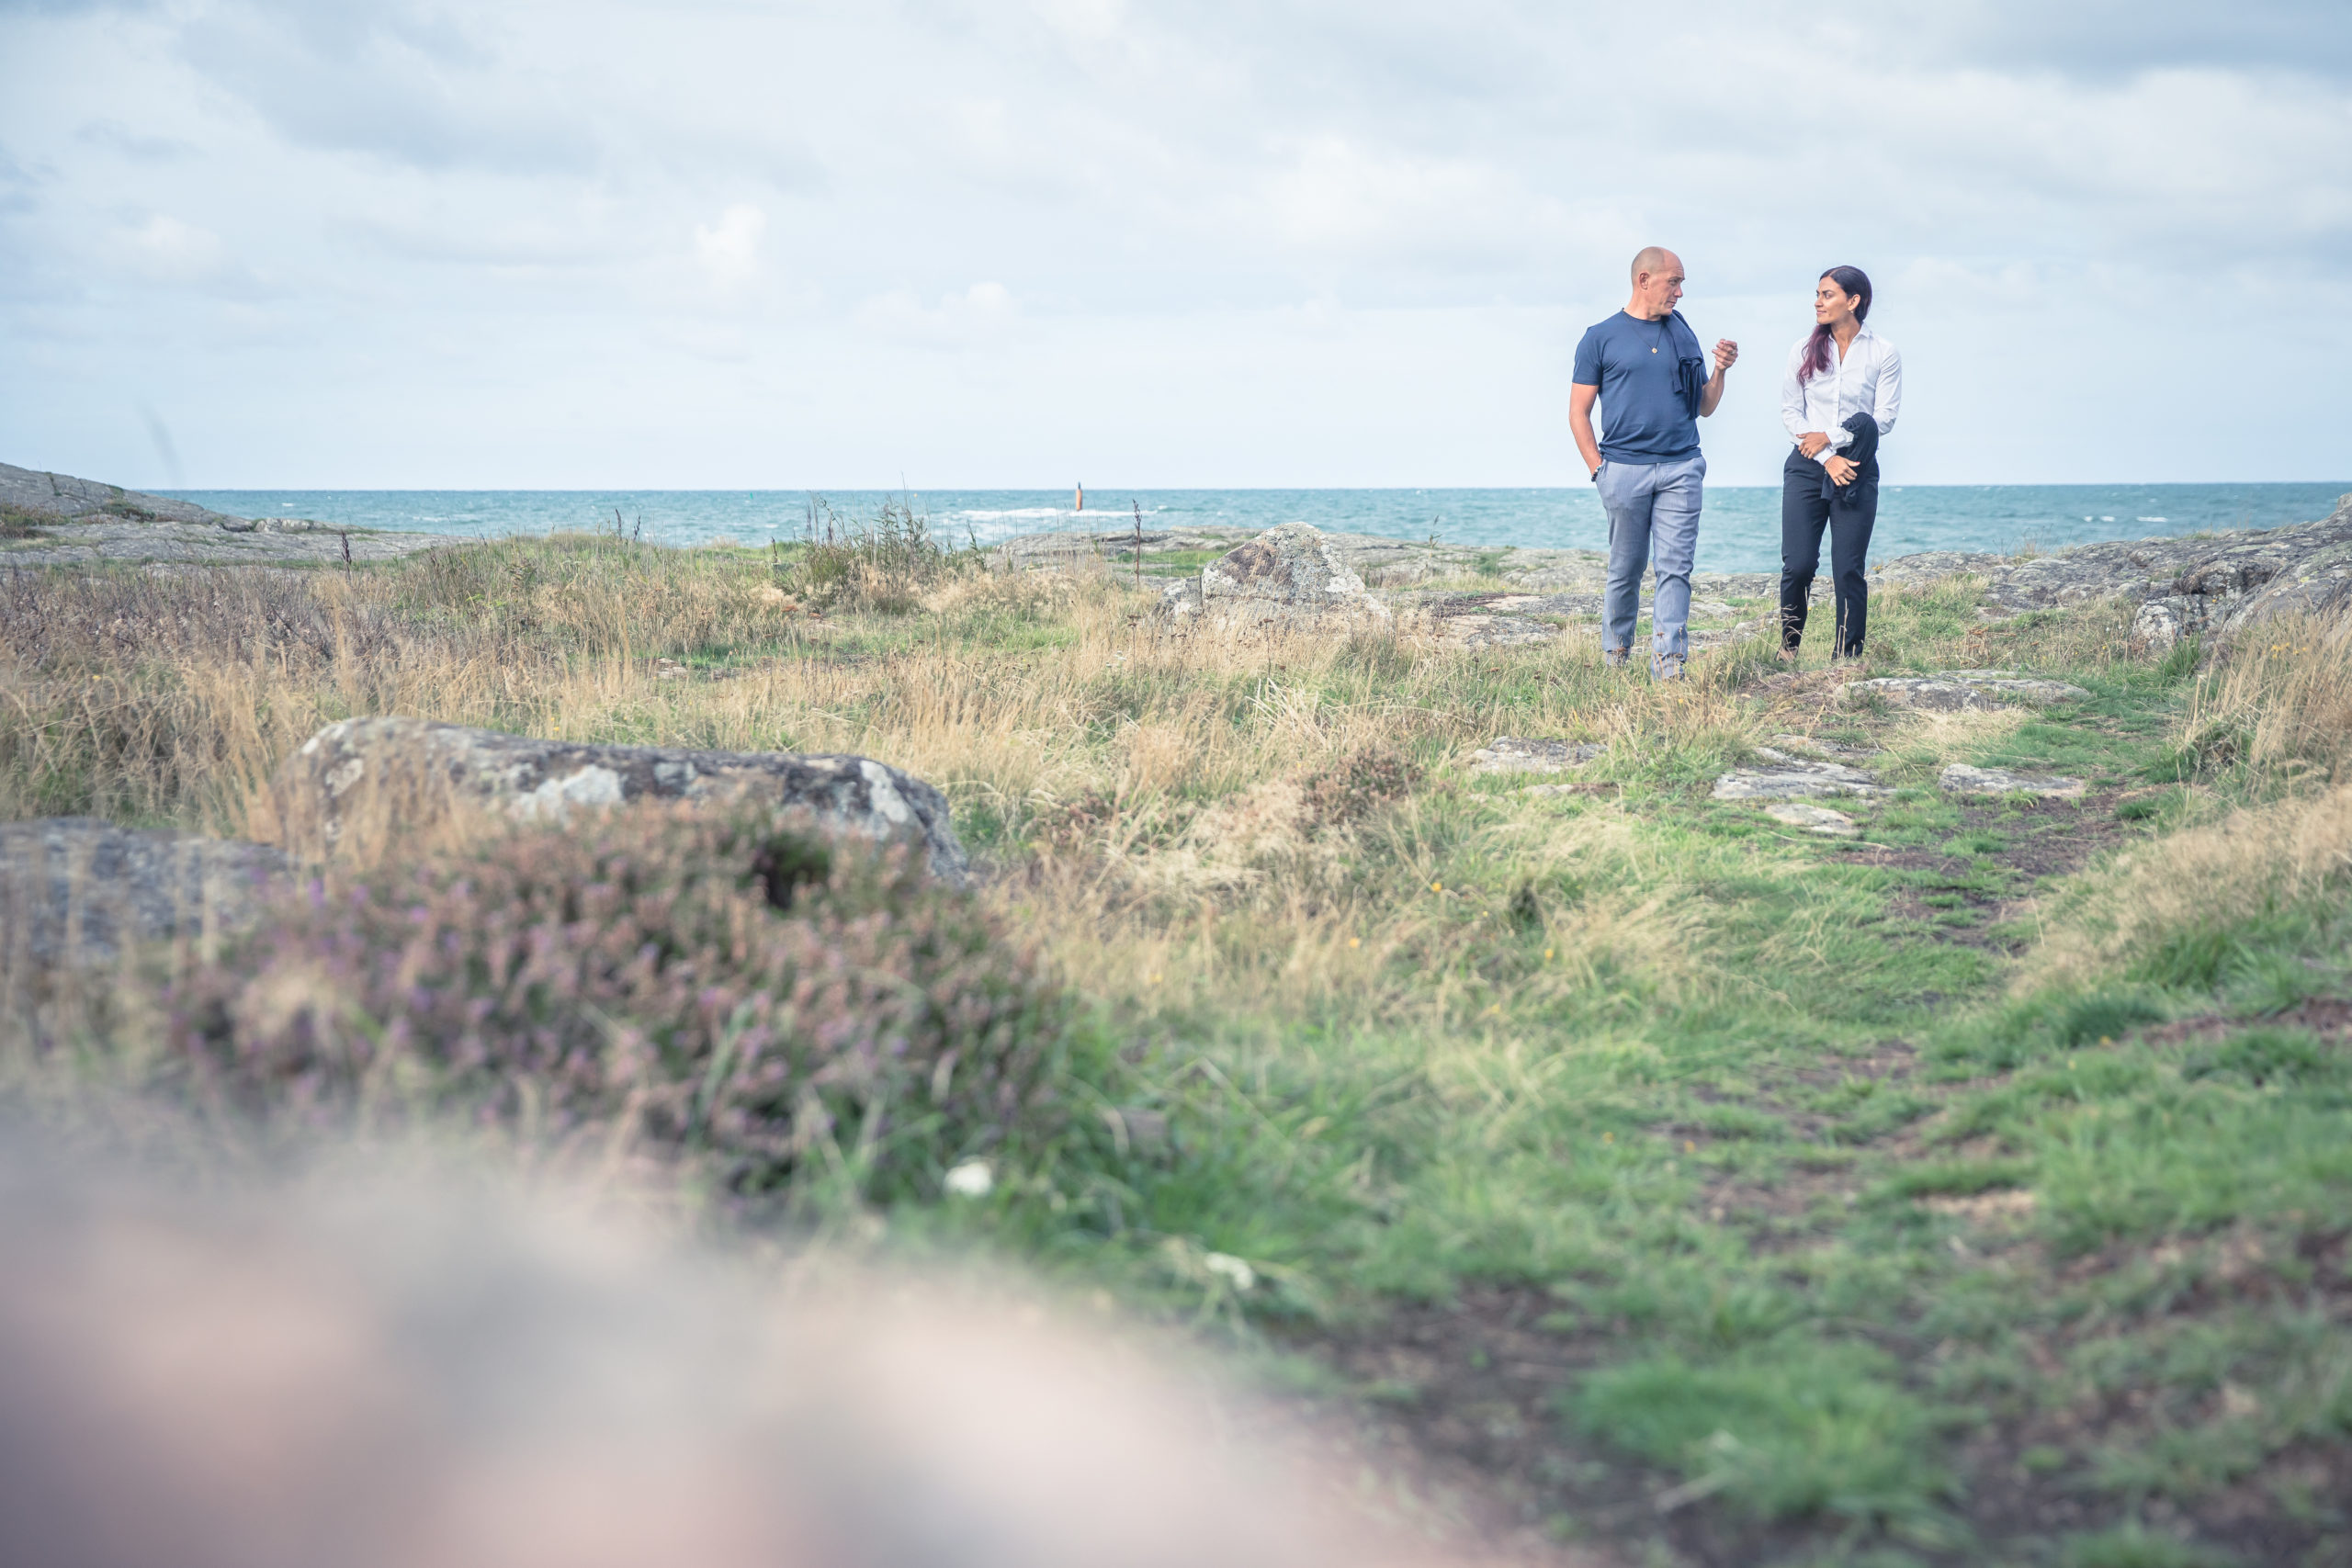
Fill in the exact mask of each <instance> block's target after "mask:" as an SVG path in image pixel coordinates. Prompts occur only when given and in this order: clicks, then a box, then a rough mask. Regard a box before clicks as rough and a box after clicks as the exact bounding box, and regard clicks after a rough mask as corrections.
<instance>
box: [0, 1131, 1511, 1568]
mask: <svg viewBox="0 0 2352 1568" xmlns="http://www.w3.org/2000/svg"><path fill="white" fill-rule="evenodd" d="M151 1141H152V1140H151ZM143 1153H144V1154H145V1156H146V1157H147V1159H149V1160H152V1161H153V1165H148V1164H146V1163H145V1162H144V1161H142V1159H141V1158H135V1157H127V1156H124V1155H122V1154H120V1153H109V1154H108V1155H107V1157H106V1158H104V1159H102V1160H100V1159H94V1158H91V1157H90V1156H87V1155H86V1154H84V1155H80V1156H76V1155H74V1154H72V1153H67V1152H62V1151H60V1150H58V1149H56V1148H54V1147H51V1146H47V1145H41V1144H38V1143H36V1142H34V1141H33V1140H31V1139H29V1138H28V1137H26V1136H24V1135H22V1134H19V1133H15V1132H10V1131H6V1130H0V1251H5V1254H6V1258H8V1268H7V1269H6V1270H5V1272H0V1519H6V1521H7V1536H8V1546H7V1551H6V1558H7V1561H8V1562H10V1564H12V1568H134V1565H136V1568H146V1565H151V1564H163V1563H169V1564H171V1565H172V1568H315V1565H317V1564H321V1563H334V1564H337V1565H339V1568H450V1565H453V1564H462V1565H464V1568H673V1565H676V1568H683V1565H691V1568H779V1565H784V1564H790V1565H792V1568H1194V1565H1197V1564H1203V1563H1216V1564H1220V1565H1221V1568H1322V1565H1329V1568H1341V1565H1346V1568H1356V1565H1363V1568H1384V1565H1385V1568H1404V1565H1405V1564H1408V1563H1419V1564H1425V1565H1430V1568H1434V1565H1435V1564H1436V1563H1438V1562H1462V1561H1464V1560H1463V1559H1462V1558H1460V1557H1457V1556H1450V1555H1446V1554H1444V1553H1443V1552H1442V1549H1440V1548H1438V1547H1436V1546H1434V1545H1432V1543H1431V1541H1430V1539H1429V1537H1428V1536H1427V1535H1426V1534H1424V1533H1422V1530H1421V1529H1418V1528H1415V1525H1414V1524H1411V1523H1407V1522H1405V1520H1403V1519H1402V1518H1400V1517H1397V1515H1398V1514H1399V1513H1401V1512H1403V1510H1398V1509H1392V1510H1391V1514H1390V1517H1386V1518H1381V1517H1376V1516H1374V1515H1371V1514H1370V1513H1369V1506H1377V1499H1376V1498H1375V1496H1374V1493H1373V1492H1372V1491H1371V1489H1369V1488H1367V1489H1365V1491H1364V1493H1363V1496H1362V1497H1358V1496H1355V1495H1352V1494H1353V1493H1354V1492H1355V1490H1356V1484H1357V1483H1358V1482H1359V1480H1360V1479H1361V1478H1362V1476H1363V1472H1362V1471H1361V1469H1360V1463H1358V1462H1350V1461H1349V1456H1347V1455H1346V1453H1345V1452H1344V1450H1343V1448H1341V1447H1340V1446H1339V1445H1334V1444H1331V1443H1329V1442H1328V1441H1327V1440H1323V1439H1321V1438H1318V1437H1317V1436H1316V1435H1315V1434H1312V1433H1309V1432H1308V1431H1306V1429H1305V1428H1304V1427H1302V1426H1300V1425H1298V1424H1296V1423H1288V1424H1285V1423H1284V1421H1283V1420H1282V1419H1281V1418H1279V1417H1270V1416H1269V1415H1268V1413H1266V1412H1264V1411H1262V1410H1259V1409H1254V1408H1253V1407H1252V1406H1251V1405H1250V1403H1249V1402H1248V1401H1246V1400H1244V1399H1242V1398H1241V1397H1239V1396H1238V1395H1237V1394H1235V1393H1233V1392H1232V1391H1231V1390H1229V1389H1226V1388H1223V1387H1221V1386H1220V1385H1219V1384H1218V1383H1217V1382H1216V1380H1215V1379H1214V1378H1212V1377H1210V1376H1209V1375H1207V1373H1206V1371H1205V1369H1204V1368H1203V1367H1202V1366H1200V1365H1199V1364H1198V1363H1197V1362H1196V1361H1188V1360H1186V1359H1182V1357H1181V1356H1180V1355H1178V1354H1177V1353H1175V1352H1173V1351H1171V1349H1170V1348H1169V1347H1167V1346H1165V1345H1161V1344H1157V1343H1153V1342H1149V1341H1147V1340H1145V1339H1144V1338H1142V1337H1140V1336H1137V1335H1136V1334H1133V1333H1123V1332H1121V1331H1119V1330H1118V1329H1116V1327H1115V1326H1114V1325H1113V1324H1112V1322H1111V1321H1110V1320H1109V1319H1108V1318H1107V1317H1106V1316H1104V1315H1103V1314H1100V1313H1096V1314H1076V1313H1071V1312H1069V1311H1066V1310H1063V1309H1060V1308H1057V1307H1056V1306H1055V1305H1054V1304H1053V1303H1050V1302H1047V1301H1045V1300H1043V1299H1042V1298H1040V1297H1038V1296H1036V1295H1035V1293H1034V1292H1028V1293H1024V1292H1020V1291H1018V1290H1017V1289H1015V1288H1013V1287H1011V1286H1009V1285H1006V1284H1004V1283H1002V1282H996V1283H990V1282H988V1281H983V1280H976V1279H973V1278H970V1277H968V1276H966V1277H956V1276H913V1275H906V1274H892V1275H887V1276H886V1275H880V1274H877V1273H876V1272H874V1271H871V1270H868V1269H862V1268H860V1267H858V1266H856V1265H854V1264H852V1263H849V1262H847V1261H845V1260H842V1259H838V1258H836V1259H831V1260H824V1259H817V1260H815V1261H813V1262H812V1261H810V1260H809V1259H805V1258H804V1259H802V1260H800V1261H797V1262H794V1261H790V1260H787V1261H786V1263H785V1264H784V1265H783V1266H781V1267H779V1265H778V1263H777V1262H776V1261H775V1260H774V1259H773V1258H771V1259H770V1260H769V1261H768V1262H767V1263H766V1264H765V1265H764V1266H763V1267H761V1268H756V1269H755V1268H753V1267H752V1266H751V1265H750V1264H749V1263H748V1262H747V1261H745V1260H742V1259H735V1258H727V1257H724V1256H721V1255H718V1254H716V1253H714V1252H708V1251H695V1250H692V1249H689V1248H686V1247H681V1246H678V1245H675V1244H674V1243H673V1242H671V1241H670V1240H668V1239H667V1238H666V1237H665V1236H664V1235H662V1234H660V1233H659V1232H657V1231H655V1230H654V1229H653V1228H652V1227H650V1226H649V1225H648V1224H644V1223H643V1222H642V1220H641V1219H639V1220H637V1221H635V1222H634V1223H633V1222H632V1218H631V1207H632V1197H633V1196H634V1195H632V1194H629V1193H627V1192H623V1191H620V1190H616V1188H617V1184H616V1183H615V1182H613V1181H612V1180H610V1179H606V1180H605V1182H604V1183H603V1184H602V1186H601V1188H600V1189H598V1190H587V1189H583V1188H566V1187H562V1186H559V1185H558V1184H556V1183H554V1182H550V1181H547V1180H544V1179H542V1180H541V1181H539V1182H538V1183H537V1186H536V1187H532V1188H526V1187H525V1186H524V1185H523V1184H522V1183H519V1182H515V1181H511V1180H509V1181H503V1180H495V1179H492V1178H490V1177H488V1176H485V1175H481V1174H479V1173H469V1172H467V1171H466V1170H465V1169H464V1168H463V1167H464V1162H463V1161H461V1160H458V1159H456V1158H453V1157H451V1156H450V1155H449V1153H448V1151H447V1150H442V1151H438V1152H437V1153H436V1152H435V1151H432V1150H418V1151H414V1152H413V1153H412V1154H411V1155H410V1156H408V1157H406V1158H404V1159H402V1158H388V1157H384V1156H375V1157H372V1158H371V1157H370V1156H367V1155H366V1154H364V1153H362V1154H358V1155H353V1154H345V1155H342V1156H337V1163H336V1164H335V1166H334V1168H332V1169H329V1170H324V1171H322V1170H317V1169H313V1170H311V1171H308V1172H301V1173H298V1174H297V1175H296V1176H295V1177H293V1178H291V1179H278V1180H276V1181H273V1182H270V1183H267V1184H258V1183H254V1182H248V1181H243V1180H240V1179H232V1178H231V1177H230V1176H229V1175H228V1174H227V1172H226V1171H225V1170H223V1169H220V1168H212V1167H208V1166H206V1165H205V1164H204V1162H203V1161H202V1159H201V1156H200V1155H198V1153H197V1152H196V1151H193V1150H182V1149H169V1150H164V1149H149V1150H145V1151H143ZM191 1178H194V1179H191ZM645 1212H646V1210H645V1208H644V1207H643V1204H642V1199H641V1196H640V1197H639V1206H638V1207H637V1209H636V1213H638V1214H639V1215H641V1214H643V1213H645ZM1381 1495H1382V1496H1386V1495H1390V1494H1388V1493H1387V1492H1386V1490H1385V1489H1384V1490H1383V1492H1382V1494H1381Z"/></svg>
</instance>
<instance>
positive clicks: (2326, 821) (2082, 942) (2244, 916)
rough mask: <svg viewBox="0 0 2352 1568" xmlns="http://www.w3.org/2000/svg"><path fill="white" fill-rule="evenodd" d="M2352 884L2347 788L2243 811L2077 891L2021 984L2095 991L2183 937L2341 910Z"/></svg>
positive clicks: (2144, 853) (2132, 859) (2125, 861)
mask: <svg viewBox="0 0 2352 1568" xmlns="http://www.w3.org/2000/svg"><path fill="white" fill-rule="evenodd" d="M2347 885H2352V787H2339V788H2335V789H2332V790H2329V791H2328V792H2327V793H2326V794H2324V795H2320V796H2318V797H2317V798H2313V799H2293V800H2285V801H2279V802H2276V803H2274V804H2271V805H2267V806H2258V807H2246V808H2245V809H2242V810H2238V811H2235V812H2233V813H2231V814H2230V815H2229V816H2228V817H2226V818H2222V820H2221V821H2219V822H2215V823H2212V824H2211V825H2208V826H2205V827H2199V828H2191V829H2186V830H2184V831H2181V832H2177V833H2173V834H2170V835H2168V836H2166V837H2165V838H2162V839H2158V840H2155V841H2154V842H2153V843H2151V844H2148V845H2146V846H2145V847H2143V848H2142V849H2139V850H2135V851H2133V852H2131V853H2129V854H2127V855H2125V856H2123V857H2122V858H2121V859H2120V860H2119V861H2118V862H2117V863H2115V864H2114V865H2113V866H2112V867H2110V868H2109V869H2108V870H2107V871H2106V872H2104V873H2101V874H2098V875H2095V876H2093V877H2091V878H2089V879H2088V880H2087V881H2086V882H2085V883H2083V884H2081V885H2079V886H2077V887H2075V889H2074V890H2073V891H2072V893H2071V895H2070V897H2067V898H2066V900H2065V901H2064V903H2063V904H2062V905H2061V906H2060V907H2059V908H2058V909H2057V910H2055V911H2053V918H2052V920H2051V923H2050V925H2049V928H2048V929H2047V930H2046V931H2044V933H2043V940H2042V942H2041V945H2040V947H2038V948H2037V949H2036V950H2035V952H2034V953H2033V954H2032V956H2031V957H2030V960H2029V961H2028V962H2027V964H2025V966H2024V967H2023V969H2022V970H2021V971H2020V972H2019V975H2018V981H2017V985H2018V989H2019V991H2020V992H2028V991H2033V990H2038V989H2041V988H2044V987H2049V986H2051V985H2052V984H2055V983H2059V982H2071V983H2076V984H2086V985H2093V984H2098V983H2100V982H2102V981H2104V980H2106V979H2108V978H2109V977H2111V976H2114V975H2115V974H2117V973H2118V972H2119V971H2121V970H2123V969H2125V968H2126V967H2127V966H2128V965H2130V964H2131V963H2132V961H2133V960H2135V959H2139V958H2143V957H2145V956H2146V955H2148V954H2150V953H2154V952H2156V951H2157V950H2159V949H2160V948H2161V947H2162V946H2163V945H2164V944H2165V943H2166V942H2170V941H2173V940H2175V939H2177V937H2179V936H2180V935H2181V934H2183V933H2185V932H2191V931H2202V930H2211V929H2222V930H2227V929H2229V928H2232V927H2241V928H2242V927H2245V926H2247V925H2249V924H2251V923H2252V922H2256V921H2258V920H2264V919H2273V918H2276V917H2278V916H2279V915H2281V914H2286V913H2292V912H2294V911H2297V910H2298V909H2308V908H2312V907H2313V906H2316V905H2320V904H2323V903H2330V902H2340V901H2341V900H2342V898H2343V897H2344V894H2345V890H2346V886H2347Z"/></svg>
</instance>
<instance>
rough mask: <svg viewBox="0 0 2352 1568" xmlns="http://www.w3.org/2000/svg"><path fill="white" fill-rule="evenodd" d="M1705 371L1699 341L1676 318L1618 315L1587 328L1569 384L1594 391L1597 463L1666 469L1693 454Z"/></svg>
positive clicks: (1676, 313) (1677, 314) (1687, 325)
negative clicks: (1662, 465) (1657, 465)
mask: <svg viewBox="0 0 2352 1568" xmlns="http://www.w3.org/2000/svg"><path fill="white" fill-rule="evenodd" d="M1709 368H1710V367H1709V365H1708V363H1707V355H1706V351H1705V350H1704V349H1702V348H1701V347H1700V346H1699V334H1698V333H1694V332H1692V331H1691V323H1690V322H1688V321H1684V320H1683V319H1682V312H1681V311H1679V310H1676V311H1674V312H1673V313H1671V314H1670V315H1668V317H1667V318H1666V319H1665V320H1664V321H1642V320H1640V319H1638V318H1636V317H1634V316H1629V315H1627V314H1626V313H1625V312H1624V311H1623V310H1620V311H1618V312H1617V313H1616V314H1615V315H1613V316H1611V317H1610V318H1609V319H1608V320H1607V321H1602V322H1600V324H1598V325H1597V326H1592V327H1589V328H1587V329H1586V330H1585V334H1584V341H1583V342H1582V343H1579V344H1577V368H1576V375H1575V376H1574V378H1573V379H1574V380H1575V382H1576V384H1577V386H1579V387H1598V388H1600V455H1601V456H1602V457H1606V458H1608V459H1609V460H1610V461H1611V462H1612V463H1670V462H1672V461H1674V460H1675V459H1676V458H1678V457H1690V456H1691V454H1692V453H1693V452H1696V451H1697V450H1698V449H1699V394H1700V393H1701V392H1702V391H1703V390H1704V389H1705V388H1706V385H1707V372H1708V370H1709Z"/></svg>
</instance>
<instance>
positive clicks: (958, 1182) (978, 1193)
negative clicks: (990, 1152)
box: [945, 1159, 996, 1198]
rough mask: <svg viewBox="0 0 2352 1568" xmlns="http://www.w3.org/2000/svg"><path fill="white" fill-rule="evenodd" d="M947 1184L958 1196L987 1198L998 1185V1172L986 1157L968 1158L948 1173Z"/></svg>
mask: <svg viewBox="0 0 2352 1568" xmlns="http://www.w3.org/2000/svg"><path fill="white" fill-rule="evenodd" d="M945 1185H946V1188H947V1190H948V1191H949V1192H951V1193H953V1194H954V1195H955V1196H956V1197H958V1198H985V1197H987V1196H988V1195H989V1191H990V1190H991V1189H993V1188H994V1187H995V1186H996V1172H995V1171H993V1170H990V1169H989V1162H988V1161H986V1160H984V1159H967V1160H966V1161H965V1162H964V1163H963V1164H961V1165H959V1166H957V1167H956V1168H954V1169H953V1170H950V1171H949V1172H948V1173H947V1180H946V1183H945Z"/></svg>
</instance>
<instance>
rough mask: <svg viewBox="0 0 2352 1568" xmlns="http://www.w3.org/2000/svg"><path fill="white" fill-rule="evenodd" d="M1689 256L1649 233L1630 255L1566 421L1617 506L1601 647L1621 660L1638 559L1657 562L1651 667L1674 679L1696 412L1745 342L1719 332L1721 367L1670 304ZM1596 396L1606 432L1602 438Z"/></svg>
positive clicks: (1693, 536)
mask: <svg viewBox="0 0 2352 1568" xmlns="http://www.w3.org/2000/svg"><path fill="white" fill-rule="evenodd" d="M1682 280H1683V273H1682V259H1681V258H1680V257H1679V256H1678V255H1676V254H1674V253H1673V252H1672V251H1669V250H1665V249H1662V248H1661V247H1659V246H1657V245H1651V246H1649V247H1648V248H1646V249H1645V250H1644V251H1643V252H1642V254H1639V255H1637V256H1635V257H1634V294H1633V298H1632V299H1628V300H1627V301H1626V302H1625V308H1624V309H1623V310H1620V311H1618V312H1617V314H1615V315H1613V316H1611V317H1610V318H1609V319H1608V320H1607V321H1602V322H1600V324H1599V325H1597V326H1594V327H1592V328H1591V329H1589V331H1587V332H1586V333H1585V334H1584V341H1583V342H1582V343H1579V344H1577V365H1576V374H1575V377H1574V381H1575V386H1574V387H1573V388H1572V389H1570V391H1569V394H1568V428H1569V429H1570V430H1571V431H1573V432H1574V433H1575V434H1576V438H1577V451H1578V452H1580V453H1582V454H1583V455H1584V461H1585V467H1586V468H1589V469H1591V470H1592V481H1593V483H1594V484H1596V485H1598V486H1599V487H1600V506H1601V510H1602V511H1604V512H1606V513H1608V514H1609V592H1608V594H1607V597H1606V598H1605V599H1604V601H1603V603H1602V610H1601V627H1600V657H1601V660H1602V662H1604V663H1606V664H1608V665H1610V666H1611V667H1612V668H1621V669H1622V668H1623V666H1624V665H1625V664H1626V663H1627V662H1628V660H1629V659H1630V657H1631V655H1632V652H1633V647H1634V618H1635V617H1636V616H1637V615H1640V613H1641V607H1642V569H1643V568H1644V567H1645V566H1646V565H1648V564H1649V563H1650V561H1651V559H1652V558H1656V560H1657V594H1656V596H1655V598H1654V599H1653V601H1652V603H1651V605H1650V629H1651V632H1652V636H1651V638H1650V676H1651V678H1652V679H1653V680H1658V681H1677V680H1679V679H1681V677H1682V664H1683V660H1685V659H1687V658H1688V657H1689V655H1690V638H1689V633H1688V629H1687V628H1688V626H1689V624H1690V620H1691V560H1692V558H1694V557H1695V556H1696V555H1697V553H1698V548H1699V502H1700V490H1701V486H1702V483H1703V481H1704V480H1705V479H1706V477H1707V460H1706V459H1705V458H1704V457H1701V456H1700V455H1699V421H1700V420H1702V419H1703V418H1705V417H1706V416H1707V415H1709V414H1711V413H1713V412H1715V406H1716V405H1717V404H1719V403H1721V402H1722V401H1723V400H1724V372H1725V371H1727V370H1729V369H1730V368H1731V367H1732V366H1733V364H1734V363H1735V362H1736V361H1737V359H1738V358H1739V344H1736V343H1734V342H1732V341H1731V340H1730V339H1729V338H1718V339H1717V340H1716V341H1715V349H1714V374H1713V376H1709V375H1708V374H1707V373H1706V370H1707V356H1706V355H1705V354H1704V352H1703V351H1702V349H1701V348H1700V347H1699V334H1698V333H1694V332H1692V331H1691V323H1690V322H1688V321H1684V320H1683V319H1682V312H1680V311H1679V310H1676V309H1675V308H1674V305H1675V301H1677V300H1678V299H1681V298H1682ZM1595 400H1598V401H1599V402H1600V405H1601V408H1602V410H1603V411H1604V412H1603V418H1604V420H1605V422H1606V423H1607V425H1608V434H1607V436H1606V437H1605V438H1603V439H1595V438H1594V436H1593V433H1592V405H1593V403H1594V402H1595Z"/></svg>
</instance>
